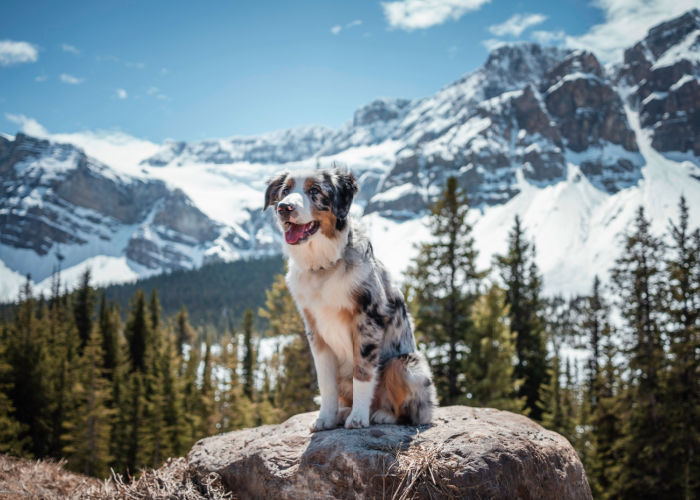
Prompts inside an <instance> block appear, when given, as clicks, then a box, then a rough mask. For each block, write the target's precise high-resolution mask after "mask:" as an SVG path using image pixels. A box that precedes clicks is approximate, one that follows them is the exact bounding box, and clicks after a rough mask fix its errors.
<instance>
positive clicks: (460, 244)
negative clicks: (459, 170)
mask: <svg viewBox="0 0 700 500" xmlns="http://www.w3.org/2000/svg"><path fill="white" fill-rule="evenodd" d="M468 210H469V207H468V201H467V197H466V194H465V193H464V192H463V191H462V190H460V189H459V187H458V184H457V179H455V178H454V177H450V178H448V179H447V184H446V186H445V189H444V191H443V192H442V194H441V196H440V197H439V199H438V200H437V201H436V202H435V204H434V205H433V206H432V208H431V213H430V219H429V227H430V231H431V235H432V240H431V241H429V242H427V243H423V244H422V245H420V247H419V253H418V256H417V257H416V259H415V261H414V263H413V265H412V267H411V269H410V270H409V276H410V278H411V283H412V292H413V295H414V298H413V300H414V301H415V303H416V307H417V314H416V317H415V320H416V332H417V333H418V334H419V335H422V336H423V338H424V339H425V340H426V341H427V342H428V343H429V344H430V345H431V346H433V347H435V348H436V351H437V352H445V353H446V355H445V356H442V355H440V356H439V357H438V358H435V359H432V360H431V364H432V366H433V371H434V375H435V381H436V385H437V389H438V394H439V397H440V400H441V402H442V403H443V404H454V403H455V402H456V401H457V398H458V397H460V396H462V395H465V394H466V389H465V388H464V384H463V382H462V381H461V380H460V378H459V377H458V375H459V372H460V370H461V365H462V363H463V361H464V360H463V350H462V349H461V347H463V346H464V345H465V343H466V337H467V331H468V329H469V328H470V324H469V313H470V309H471V305H472V304H473V302H474V300H475V299H476V297H477V296H478V292H479V284H480V282H481V279H482V278H483V276H484V273H482V272H479V271H477V269H476V258H477V251H476V249H475V248H474V238H473V237H472V234H471V231H472V228H471V225H470V224H469V222H468V221H467V218H468Z"/></svg>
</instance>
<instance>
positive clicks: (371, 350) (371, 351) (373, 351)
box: [360, 342, 377, 361]
mask: <svg viewBox="0 0 700 500" xmlns="http://www.w3.org/2000/svg"><path fill="white" fill-rule="evenodd" d="M360 356H362V357H363V358H369V357H370V356H371V357H372V359H374V358H376V357H377V344H375V343H374V342H369V343H367V344H364V345H363V346H362V349H360ZM370 361H371V360H370Z"/></svg>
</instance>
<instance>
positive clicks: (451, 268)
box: [407, 178, 700, 499]
mask: <svg viewBox="0 0 700 500" xmlns="http://www.w3.org/2000/svg"><path fill="white" fill-rule="evenodd" d="M468 210H469V208H468V203H467V198H466V195H465V194H464V193H463V192H461V191H460V189H459V188H458V185H457V182H456V180H455V179H453V178H451V179H449V180H448V181H447V185H446V188H445V190H444V192H443V194H442V196H441V198H440V199H439V200H438V201H437V202H436V204H435V205H434V206H433V208H432V211H431V218H430V225H431V232H432V236H433V239H432V240H431V241H430V242H427V243H424V244H422V245H421V247H420V252H419V255H418V257H417V259H416V261H415V263H414V265H413V267H412V268H411V269H410V271H409V273H408V276H409V279H408V280H407V281H408V283H409V285H410V286H408V287H407V295H408V297H409V299H410V303H411V307H412V310H413V314H414V317H415V320H416V332H417V335H419V338H420V340H421V341H422V343H423V344H424V345H425V346H427V353H428V357H429V359H430V361H431V364H432V368H433V371H434V374H435V376H436V382H437V387H438V392H439V397H440V402H441V404H467V405H473V406H490V407H495V408H500V409H504V410H511V411H517V412H520V413H524V414H526V415H528V416H529V417H531V418H533V419H534V420H536V421H538V422H540V423H541V424H542V425H544V426H545V427H547V428H549V429H552V430H555V431H557V432H559V433H561V434H562V435H564V436H565V437H566V438H567V439H569V441H570V442H571V443H572V444H573V445H574V447H575V448H576V450H577V452H578V454H579V456H580V457H581V459H582V461H583V463H584V466H585V469H586V473H587V476H588V479H589V482H590V485H591V488H592V490H593V496H594V497H595V498H634V499H637V498H685V499H690V498H698V497H700V230H699V229H697V228H695V229H692V228H691V227H690V225H689V213H688V206H687V203H686V201H685V199H684V198H683V197H681V199H680V201H679V210H678V213H679V215H678V220H677V221H669V224H668V231H667V232H666V234H664V235H662V236H660V237H657V236H654V235H653V234H652V233H651V231H650V222H649V220H648V219H647V217H646V214H645V213H644V210H643V208H641V207H640V208H639V209H638V210H637V212H636V215H635V218H634V220H633V221H632V223H631V225H630V227H629V228H628V229H627V230H626V231H625V232H624V234H621V235H619V237H620V238H621V240H622V241H621V242H622V246H621V252H620V255H619V257H618V258H617V259H616V261H615V264H614V266H613V268H612V269H611V270H610V282H609V283H607V284H604V283H602V282H601V281H600V279H599V278H598V277H596V278H595V279H594V281H593V283H592V284H591V291H590V293H589V294H587V295H584V296H578V297H573V298H570V299H565V298H563V297H561V296H557V297H545V296H544V295H543V292H542V277H541V275H540V273H539V271H538V268H537V265H536V264H535V255H536V249H535V246H534V243H533V242H531V241H529V240H528V239H527V236H526V234H525V231H524V230H523V227H522V224H521V221H520V219H519V218H518V217H517V216H516V217H515V221H514V225H513V227H512V229H511V231H510V233H509V235H508V247H507V251H506V252H505V254H504V255H500V256H496V257H495V259H494V262H493V269H491V270H480V269H478V268H477V265H476V259H477V252H476V250H475V248H474V240H473V238H472V236H471V227H470V225H469V223H468ZM551 244H556V242H552V243H551ZM489 277H490V278H489Z"/></svg>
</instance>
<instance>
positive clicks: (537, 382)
mask: <svg viewBox="0 0 700 500" xmlns="http://www.w3.org/2000/svg"><path fill="white" fill-rule="evenodd" d="M534 252H535V249H534V245H533V244H532V243H530V242H528V241H527V240H526V238H525V234H524V232H523V229H522V226H521V224H520V217H518V216H517V215H516V216H515V222H514V225H513V229H512V230H511V232H510V233H509V235H508V251H507V253H506V255H504V256H501V257H498V258H497V262H498V265H499V267H500V270H501V278H502V280H503V283H504V285H505V290H506V304H507V305H508V306H509V308H510V328H511V330H512V331H514V332H515V333H516V335H517V337H516V343H515V345H516V354H517V364H516V366H515V370H514V371H513V378H514V380H522V385H521V386H520V390H519V393H518V394H519V396H524V397H525V408H526V409H527V411H528V412H529V415H530V416H531V417H532V418H534V419H535V420H541V418H542V404H541V397H540V388H541V386H542V385H543V384H545V383H547V379H548V377H547V359H546V358H547V351H546V347H545V342H544V326H543V324H542V320H541V318H540V312H541V310H542V307H543V305H542V299H541V293H542V282H541V278H540V276H539V271H538V269H537V266H536V264H535V261H534Z"/></svg>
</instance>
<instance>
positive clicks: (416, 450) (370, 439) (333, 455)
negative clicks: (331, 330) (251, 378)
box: [187, 406, 592, 499]
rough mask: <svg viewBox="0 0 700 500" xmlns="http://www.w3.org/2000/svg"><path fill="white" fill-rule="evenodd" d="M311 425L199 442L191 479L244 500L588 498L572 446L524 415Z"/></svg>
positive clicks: (460, 411)
mask: <svg viewBox="0 0 700 500" xmlns="http://www.w3.org/2000/svg"><path fill="white" fill-rule="evenodd" d="M316 416H317V412H311V413H304V414H300V415H296V416H294V417H292V418H290V419H289V420H287V421H286V422H284V423H282V424H279V425H268V426H263V427H257V428H254V429H245V430H241V431H236V432H230V433H228V434H221V435H218V436H213V437H209V438H206V439H203V440H201V441H199V442H197V443H196V444H195V445H194V447H193V448H192V450H191V451H190V453H189V455H188V457H187V459H188V462H189V465H190V468H191V471H192V473H193V474H194V475H195V477H196V478H197V477H201V478H203V477H206V475H207V474H209V473H211V472H216V473H218V474H220V475H221V477H222V480H223V483H224V485H225V486H226V487H227V488H229V489H230V490H231V491H233V492H234V494H235V495H237V496H240V497H241V498H275V499H291V498H445V497H452V498H509V499H517V498H522V499H530V498H533V499H535V498H537V499H547V498H551V499H590V498H592V497H591V491H590V488H589V486H588V482H587V480H586V475H585V472H584V470H583V466H582V464H581V462H580V460H579V459H578V456H577V455H576V452H575V451H574V449H573V448H572V446H571V445H570V444H569V442H568V441H567V440H566V439H564V438H563V437H562V436H560V435H559V434H556V433H554V432H550V431H547V430H545V429H544V428H542V427H541V426H540V425H538V424H536V423H534V422H533V421H531V420H530V419H528V418H527V417H524V416H522V415H516V414H514V413H510V412H504V411H499V410H493V409H483V408H470V407H464V406H451V407H445V408H439V409H438V410H437V411H436V415H435V418H434V423H433V425H431V426H424V427H418V428H417V427H411V426H399V425H376V426H372V427H369V428H367V429H356V430H346V429H342V428H341V429H336V430H332V431H326V432H319V433H315V434H311V433H310V432H309V430H308V429H309V425H310V424H311V422H313V421H314V420H315V418H316Z"/></svg>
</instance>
